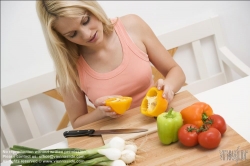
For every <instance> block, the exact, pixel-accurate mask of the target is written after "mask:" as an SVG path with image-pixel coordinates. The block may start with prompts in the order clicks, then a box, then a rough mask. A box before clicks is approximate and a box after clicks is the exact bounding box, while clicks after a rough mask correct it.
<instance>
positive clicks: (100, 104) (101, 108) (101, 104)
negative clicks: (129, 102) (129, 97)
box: [94, 95, 121, 118]
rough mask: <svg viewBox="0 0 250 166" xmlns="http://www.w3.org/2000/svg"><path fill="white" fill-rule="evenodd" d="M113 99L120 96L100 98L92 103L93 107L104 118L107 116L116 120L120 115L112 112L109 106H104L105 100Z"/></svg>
mask: <svg viewBox="0 0 250 166" xmlns="http://www.w3.org/2000/svg"><path fill="white" fill-rule="evenodd" d="M113 97H120V96H119V95H112V96H103V97H100V98H98V99H96V101H95V102H94V105H95V107H96V109H97V110H98V111H100V112H102V113H103V115H104V116H109V117H111V118H118V117H120V116H121V115H120V114H117V113H116V112H114V111H112V109H111V108H110V107H109V106H106V105H105V100H107V99H108V98H113Z"/></svg>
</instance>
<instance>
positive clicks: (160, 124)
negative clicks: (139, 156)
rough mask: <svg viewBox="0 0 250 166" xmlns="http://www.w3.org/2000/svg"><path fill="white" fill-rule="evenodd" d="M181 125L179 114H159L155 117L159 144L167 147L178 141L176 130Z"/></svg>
mask: <svg viewBox="0 0 250 166" xmlns="http://www.w3.org/2000/svg"><path fill="white" fill-rule="evenodd" d="M182 125H183V120H182V116H181V113H180V112H176V111H173V108H171V109H170V110H169V111H168V112H164V113H161V114H160V115H159V116H158V117H157V131H158V136H159V139H160V141H161V143H163V144H165V145H168V144H170V143H172V142H176V141H178V130H179V129H180V128H181V126H182Z"/></svg>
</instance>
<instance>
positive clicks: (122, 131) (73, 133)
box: [63, 129, 148, 138]
mask: <svg viewBox="0 0 250 166" xmlns="http://www.w3.org/2000/svg"><path fill="white" fill-rule="evenodd" d="M145 131H148V129H110V130H94V129H88V130H69V131H65V132H64V133H63V135H64V137H65V138H67V137H81V136H97V135H102V134H128V133H139V132H145Z"/></svg>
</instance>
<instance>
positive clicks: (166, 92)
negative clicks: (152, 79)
mask: <svg viewBox="0 0 250 166" xmlns="http://www.w3.org/2000/svg"><path fill="white" fill-rule="evenodd" d="M156 87H157V89H158V90H163V93H162V97H163V98H165V99H167V100H168V102H170V101H171V100H172V99H173V98H174V92H173V90H172V88H171V87H170V86H168V85H167V84H165V83H164V80H163V79H159V80H158V81H157V84H156Z"/></svg>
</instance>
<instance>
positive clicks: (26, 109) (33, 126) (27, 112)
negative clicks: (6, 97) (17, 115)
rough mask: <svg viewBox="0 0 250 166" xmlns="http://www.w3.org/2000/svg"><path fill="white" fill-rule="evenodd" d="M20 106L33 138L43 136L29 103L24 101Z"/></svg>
mask: <svg viewBox="0 0 250 166" xmlns="http://www.w3.org/2000/svg"><path fill="white" fill-rule="evenodd" d="M20 105H21V108H22V110H23V114H24V116H25V119H26V122H27V123H28V126H29V129H30V131H31V134H32V136H33V138H36V137H39V136H41V133H40V130H39V128H38V125H37V123H36V120H35V117H34V115H33V113H32V110H31V108H30V104H29V101H28V100H27V99H24V100H22V101H20Z"/></svg>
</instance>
